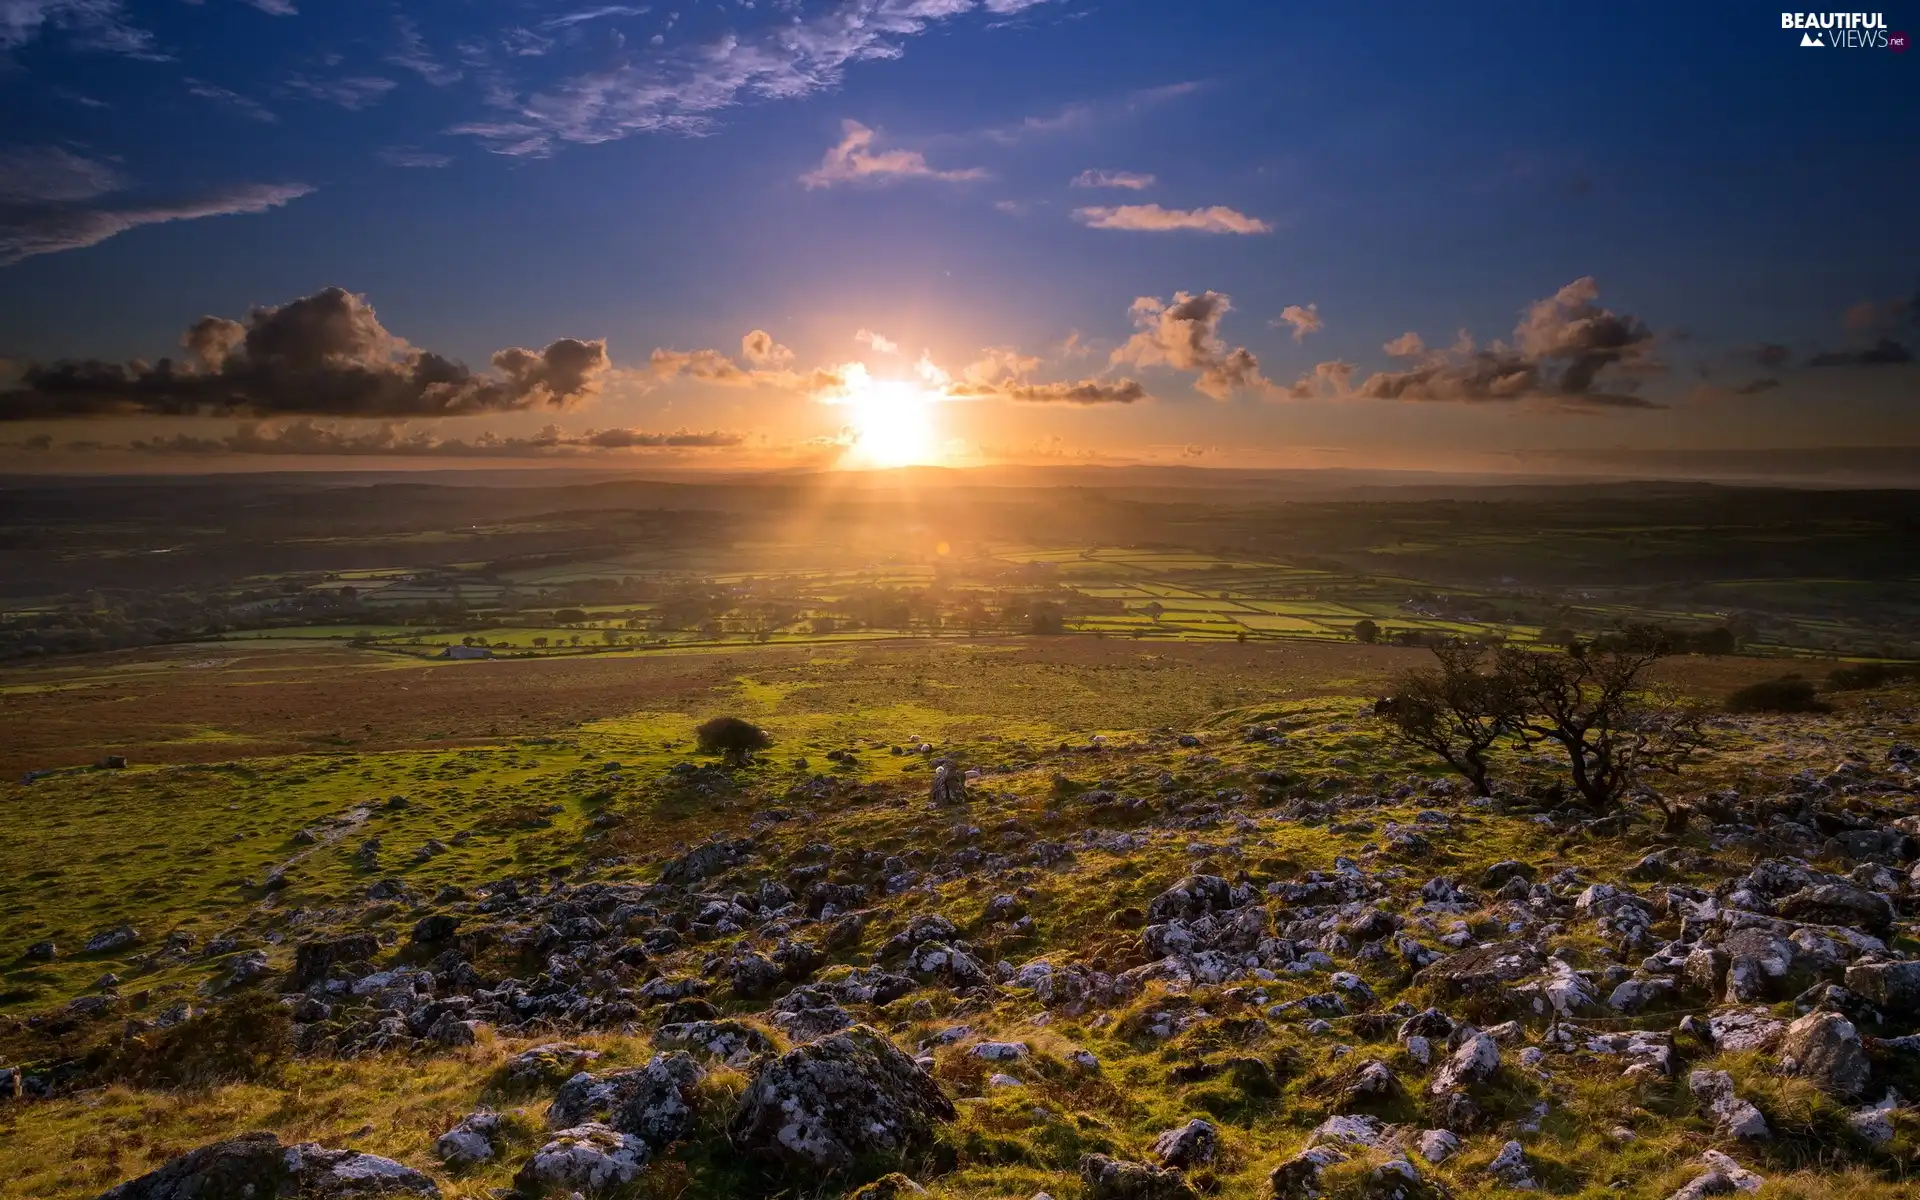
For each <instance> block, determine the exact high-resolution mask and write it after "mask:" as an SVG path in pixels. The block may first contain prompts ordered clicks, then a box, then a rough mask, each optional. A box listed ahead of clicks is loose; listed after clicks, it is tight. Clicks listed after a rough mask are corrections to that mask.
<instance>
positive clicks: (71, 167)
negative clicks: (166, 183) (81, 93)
mask: <svg viewBox="0 0 1920 1200" xmlns="http://www.w3.org/2000/svg"><path fill="white" fill-rule="evenodd" d="M126 185H127V181H126V178H125V176H123V175H122V174H121V172H120V169H119V168H118V167H116V166H114V165H113V164H112V163H107V162H102V161H100V160H99V159H96V158H86V157H84V156H82V155H79V154H74V153H73V152H71V151H68V150H63V149H61V148H60V147H58V146H10V147H5V148H0V204H7V203H17V204H34V203H61V202H65V201H71V200H91V199H93V198H94V197H95V196H103V195H105V194H106V193H108V192H117V191H119V190H120V189H121V188H123V187H125V186H126Z"/></svg>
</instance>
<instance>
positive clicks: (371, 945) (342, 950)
mask: <svg viewBox="0 0 1920 1200" xmlns="http://www.w3.org/2000/svg"><path fill="white" fill-rule="evenodd" d="M379 953H380V939H379V938H377V937H375V936H373V935H372V934H371V933H354V934H349V935H347V936H346V937H341V938H333V939H330V940H325V941H313V942H302V943H300V944H299V945H298V946H295V947H294V949H293V974H292V975H291V976H290V977H289V978H288V980H287V985H288V989H289V990H290V991H296V992H297V991H300V990H301V989H302V988H306V987H309V986H311V985H313V984H315V983H318V982H320V981H321V980H322V979H325V978H326V977H327V972H328V971H330V970H331V969H332V968H333V966H334V965H335V964H336V963H364V962H372V961H373V959H374V957H375V956H376V955H378V954H379Z"/></svg>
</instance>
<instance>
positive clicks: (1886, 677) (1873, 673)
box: [1827, 662, 1920, 692]
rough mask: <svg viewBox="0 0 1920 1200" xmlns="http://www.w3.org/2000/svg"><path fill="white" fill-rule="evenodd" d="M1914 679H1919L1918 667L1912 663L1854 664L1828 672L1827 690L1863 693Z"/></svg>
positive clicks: (1919, 671) (1919, 669)
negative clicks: (1870, 689) (1868, 689)
mask: <svg viewBox="0 0 1920 1200" xmlns="http://www.w3.org/2000/svg"><path fill="white" fill-rule="evenodd" d="M1915 678H1920V666H1916V665H1914V664H1912V663H1877V662H1870V663H1856V664H1854V665H1853V666H1851V667H1835V668H1834V669H1833V670H1832V671H1830V672H1828V674H1827V690H1828V691H1830V692H1855V691H1864V690H1866V689H1867V688H1877V687H1885V686H1886V685H1888V684H1890V683H1899V682H1901V681H1902V680H1907V679H1915Z"/></svg>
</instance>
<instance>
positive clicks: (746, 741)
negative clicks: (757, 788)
mask: <svg viewBox="0 0 1920 1200" xmlns="http://www.w3.org/2000/svg"><path fill="white" fill-rule="evenodd" d="M693 736H694V740H695V742H696V743H697V744H698V745H699V747H700V753H702V754H724V755H726V758H727V761H728V762H735V763H737V762H743V761H745V760H746V757H747V756H748V755H749V754H752V753H753V752H754V751H755V750H765V749H766V748H767V747H768V746H771V745H773V739H772V738H770V737H768V736H767V732H766V730H764V729H762V728H760V727H759V726H758V725H755V724H754V723H753V722H751V721H746V720H742V719H741V718H739V717H715V718H714V719H713V720H711V721H708V722H706V723H705V724H704V725H702V726H700V728H698V729H696V730H694V731H693Z"/></svg>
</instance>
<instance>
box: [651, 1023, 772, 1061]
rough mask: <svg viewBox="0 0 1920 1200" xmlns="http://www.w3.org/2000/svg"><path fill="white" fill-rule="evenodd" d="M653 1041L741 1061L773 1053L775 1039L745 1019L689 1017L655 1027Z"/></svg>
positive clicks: (664, 1046) (665, 1047) (701, 1055)
mask: <svg viewBox="0 0 1920 1200" xmlns="http://www.w3.org/2000/svg"><path fill="white" fill-rule="evenodd" d="M653 1044H654V1045H656V1046H658V1047H660V1048H661V1049H662V1050H685V1051H687V1052H688V1053H690V1054H694V1055H697V1056H700V1057H702V1058H713V1059H719V1060H720V1061H722V1062H725V1063H729V1064H732V1065H736V1066H737V1065H739V1064H741V1063H744V1062H746V1061H747V1060H749V1059H751V1058H753V1057H755V1056H757V1055H761V1054H771V1053H773V1039H771V1038H769V1037H768V1036H767V1035H766V1034H764V1033H762V1032H760V1031H759V1030H758V1029H755V1028H754V1027H753V1026H751V1025H749V1024H747V1023H746V1022H744V1021H731V1020H720V1021H686V1022H682V1023H679V1024H672V1025H662V1026H661V1027H660V1028H658V1029H656V1030H654V1033H653Z"/></svg>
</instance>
